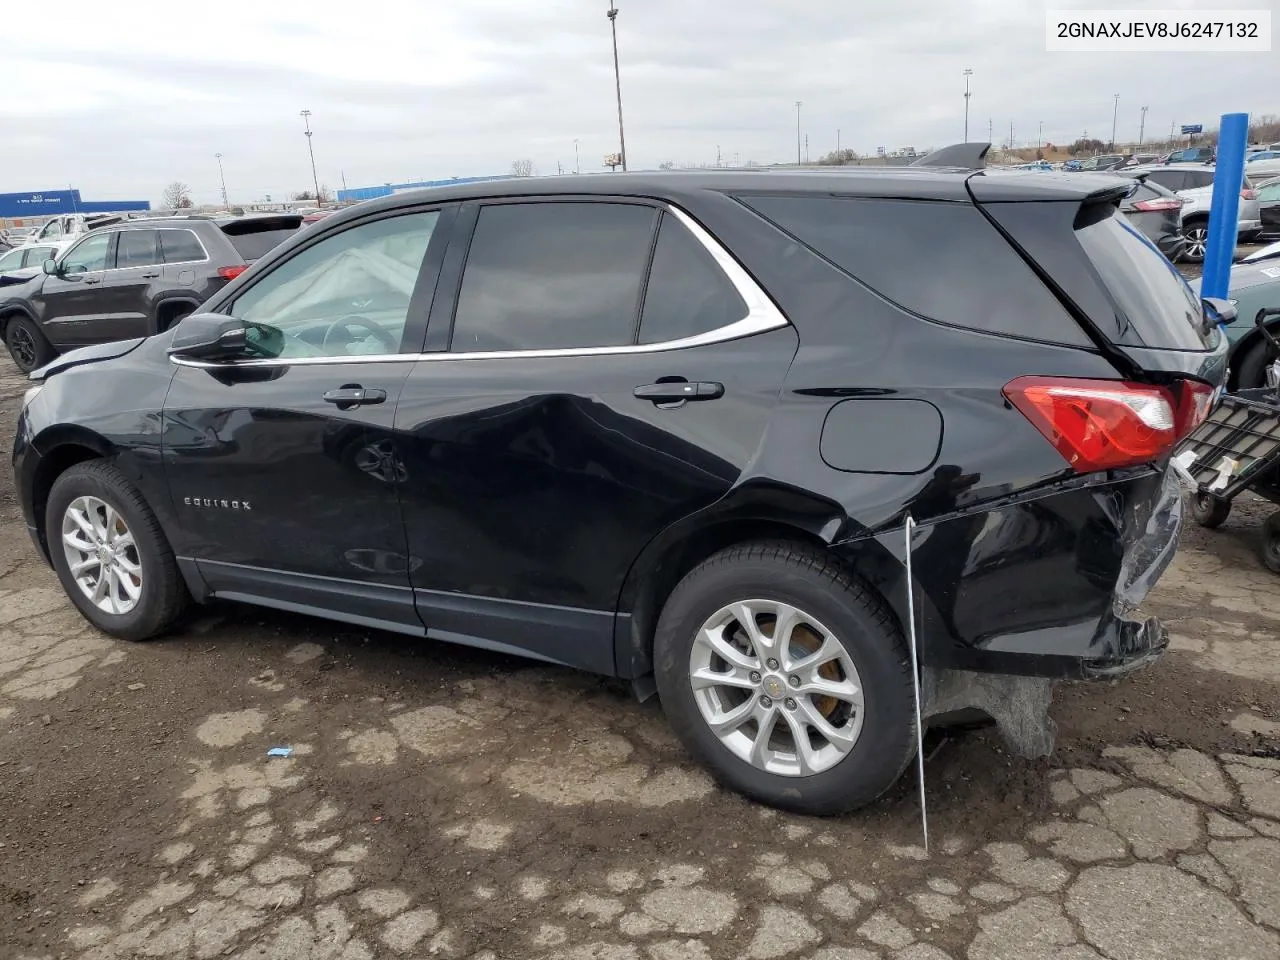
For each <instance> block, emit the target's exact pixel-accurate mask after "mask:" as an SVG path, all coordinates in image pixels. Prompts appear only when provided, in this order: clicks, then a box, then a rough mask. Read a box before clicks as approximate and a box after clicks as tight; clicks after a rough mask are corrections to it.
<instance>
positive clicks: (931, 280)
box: [740, 195, 1088, 344]
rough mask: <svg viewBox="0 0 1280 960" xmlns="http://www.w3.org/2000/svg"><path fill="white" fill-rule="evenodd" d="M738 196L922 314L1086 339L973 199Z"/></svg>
mask: <svg viewBox="0 0 1280 960" xmlns="http://www.w3.org/2000/svg"><path fill="white" fill-rule="evenodd" d="M740 199H741V200H742V201H743V202H744V203H746V204H747V205H748V206H749V207H751V208H752V209H754V210H756V211H757V212H758V213H760V214H762V215H764V216H765V217H766V218H768V219H769V220H771V221H773V222H774V223H775V224H777V225H778V226H779V227H781V228H782V229H783V230H785V231H786V232H787V233H789V234H790V235H791V236H793V237H795V238H796V239H797V240H799V241H800V242H801V243H803V244H805V246H807V247H809V248H810V249H812V250H814V251H815V252H817V253H818V254H820V255H821V256H823V257H825V258H826V259H827V260H829V261H830V262H831V263H833V264H834V265H835V266H837V267H839V268H840V269H841V270H843V271H845V272H846V273H848V274H850V275H851V276H853V277H855V278H856V279H858V280H860V281H861V282H862V283H863V284H865V285H866V286H868V287H870V288H871V289H872V290H875V291H876V292H877V293H879V294H880V295H881V296H883V297H885V298H886V299H888V300H892V301H893V302H894V303H895V304H897V305H898V306H900V307H902V308H903V309H906V310H909V311H910V312H912V313H914V314H917V315H919V316H922V317H925V318H927V319H929V320H935V321H937V322H939V323H946V324H952V325H955V326H960V327H967V328H969V329H971V330H981V331H984V332H987V333H1000V334H1009V335H1012V336H1016V337H1023V338H1027V339H1033V340H1045V341H1050V342H1057V343H1069V344H1085V343H1088V340H1087V338H1086V337H1085V335H1084V332H1083V331H1082V330H1081V329H1080V326H1079V324H1077V323H1076V321H1075V320H1074V319H1073V318H1072V317H1071V316H1070V315H1069V314H1068V313H1067V312H1066V310H1065V309H1064V308H1063V306H1062V304H1061V303H1060V302H1059V301H1058V299H1057V298H1056V297H1055V296H1054V295H1053V293H1052V292H1051V291H1050V290H1049V289H1048V288H1047V287H1046V286H1045V285H1044V284H1043V283H1042V282H1041V281H1040V279H1039V277H1037V276H1036V275H1035V273H1034V272H1033V271H1032V269H1031V268H1030V267H1029V266H1028V265H1027V263H1026V261H1024V260H1023V259H1022V257H1020V256H1019V255H1018V253H1017V251H1015V250H1014V249H1013V247H1011V246H1010V245H1009V243H1008V242H1007V241H1006V240H1005V239H1004V237H1003V236H1001V235H1000V233H999V232H998V231H997V230H996V229H995V227H993V226H992V225H991V224H990V223H989V222H988V221H987V219H986V217H984V216H983V215H982V212H981V211H979V210H978V209H977V208H976V207H974V206H972V205H970V204H967V203H947V202H940V201H921V200H880V199H861V198H850V197H832V196H825V197H824V196H814V195H805V196H745V197H742V198H740ZM997 277H998V278H999V281H998V282H995V278H997Z"/></svg>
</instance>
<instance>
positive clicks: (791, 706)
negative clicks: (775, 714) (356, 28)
mask: <svg viewBox="0 0 1280 960" xmlns="http://www.w3.org/2000/svg"><path fill="white" fill-rule="evenodd" d="M784 702H785V703H786V705H787V709H788V710H794V709H795V708H796V702H795V701H794V700H792V699H791V698H790V697H787V699H786V701H784Z"/></svg>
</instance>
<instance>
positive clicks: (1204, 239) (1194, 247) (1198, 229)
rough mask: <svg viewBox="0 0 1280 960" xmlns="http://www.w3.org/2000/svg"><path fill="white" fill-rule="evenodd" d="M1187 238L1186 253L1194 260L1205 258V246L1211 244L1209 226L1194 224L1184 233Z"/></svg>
mask: <svg viewBox="0 0 1280 960" xmlns="http://www.w3.org/2000/svg"><path fill="white" fill-rule="evenodd" d="M1183 236H1184V237H1186V239H1187V248H1186V251H1185V253H1186V255H1187V256H1188V257H1190V258H1191V259H1193V260H1203V259H1204V251H1205V247H1207V246H1208V244H1209V228H1208V227H1206V226H1194V227H1192V228H1191V229H1189V230H1187V231H1186V232H1185V233H1184V234H1183Z"/></svg>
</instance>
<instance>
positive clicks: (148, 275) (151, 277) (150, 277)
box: [142, 270, 160, 280]
mask: <svg viewBox="0 0 1280 960" xmlns="http://www.w3.org/2000/svg"><path fill="white" fill-rule="evenodd" d="M158 276H160V271H159V270H152V271H149V272H147V273H144V274H143V275H142V279H144V280H154V279H155V278H156V277H158Z"/></svg>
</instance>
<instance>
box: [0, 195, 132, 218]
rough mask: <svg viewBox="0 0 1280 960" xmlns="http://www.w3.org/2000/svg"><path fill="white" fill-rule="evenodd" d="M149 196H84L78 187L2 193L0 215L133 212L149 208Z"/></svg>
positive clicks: (41, 215)
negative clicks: (137, 198)
mask: <svg viewBox="0 0 1280 960" xmlns="http://www.w3.org/2000/svg"><path fill="white" fill-rule="evenodd" d="M150 209H151V201H150V200H82V199H81V198H80V191H79V190H45V191H41V192H36V193H0V219H4V220H24V219H26V218H28V217H30V218H32V219H36V218H39V217H52V216H55V215H57V214H62V213H133V212H136V211H140V210H150Z"/></svg>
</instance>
